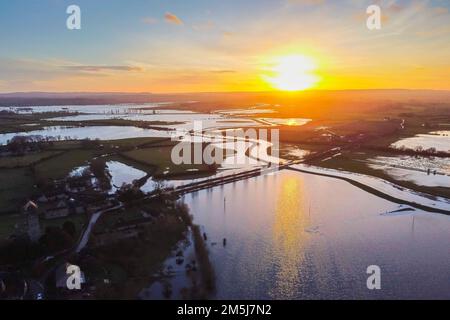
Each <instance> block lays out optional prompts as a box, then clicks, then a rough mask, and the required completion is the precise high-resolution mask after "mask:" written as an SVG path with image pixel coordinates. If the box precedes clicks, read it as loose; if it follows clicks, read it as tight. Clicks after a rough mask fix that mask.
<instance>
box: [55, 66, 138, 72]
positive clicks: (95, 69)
mask: <svg viewBox="0 0 450 320" xmlns="http://www.w3.org/2000/svg"><path fill="white" fill-rule="evenodd" d="M62 68H63V69H65V70H71V71H80V72H103V71H124V72H139V71H143V69H142V68H140V67H134V66H103V65H76V66H63V67H62Z"/></svg>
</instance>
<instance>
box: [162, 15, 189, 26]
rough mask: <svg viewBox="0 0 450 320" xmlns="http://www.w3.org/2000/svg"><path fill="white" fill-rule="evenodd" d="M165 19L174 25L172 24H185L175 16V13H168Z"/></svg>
mask: <svg viewBox="0 0 450 320" xmlns="http://www.w3.org/2000/svg"><path fill="white" fill-rule="evenodd" d="M164 19H165V20H166V22H167V23H172V24H176V25H183V24H184V23H183V20H181V19H180V18H178V17H177V16H176V15H174V14H173V13H170V12H166V14H165V15H164Z"/></svg>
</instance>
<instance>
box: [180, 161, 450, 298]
mask: <svg viewBox="0 0 450 320" xmlns="http://www.w3.org/2000/svg"><path fill="white" fill-rule="evenodd" d="M184 200H185V202H186V203H187V204H188V205H189V207H190V209H191V213H192V214H193V215H194V223H196V224H199V225H200V226H201V227H202V230H203V231H204V232H205V233H206V234H207V236H208V241H207V243H208V247H209V252H210V259H211V261H212V263H213V266H214V268H215V272H216V282H217V283H216V284H217V291H216V294H215V295H214V297H213V298H218V299H222V298H223V299H317V298H319V299H325V298H329V299H361V298H367V299H397V298H406V299H415V298H424V299H430V298H445V299H448V298H450V286H449V279H450V253H449V251H448V248H449V247H450V217H449V216H446V215H441V214H434V213H429V212H424V211H420V210H412V211H408V212H404V213H402V214H395V213H392V214H390V213H389V212H393V211H396V210H399V209H402V208H405V207H403V206H399V205H398V204H395V203H392V202H389V201H387V200H384V199H382V198H379V197H377V196H374V195H372V194H369V193H367V192H365V191H363V190H361V189H359V188H357V187H355V186H353V185H351V184H350V183H348V182H345V181H341V180H338V179H334V178H328V177H323V176H317V175H313V174H306V173H300V172H294V171H287V170H284V171H281V172H278V173H276V174H272V175H265V176H261V177H257V178H252V179H249V180H246V181H240V182H236V183H234V184H229V185H226V186H221V187H216V188H214V189H210V190H205V191H201V192H198V193H195V194H191V195H187V196H185V198H184ZM224 238H226V239H227V244H226V246H223V244H222V241H223V239H224ZM371 265H377V266H379V267H380V268H381V290H375V291H372V290H368V289H367V286H366V280H367V277H368V275H367V274H366V270H367V267H368V266H371Z"/></svg>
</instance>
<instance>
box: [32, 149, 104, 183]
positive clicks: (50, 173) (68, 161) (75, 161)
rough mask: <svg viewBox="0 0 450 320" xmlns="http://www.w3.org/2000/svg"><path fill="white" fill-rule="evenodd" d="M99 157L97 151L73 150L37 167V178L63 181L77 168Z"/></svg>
mask: <svg viewBox="0 0 450 320" xmlns="http://www.w3.org/2000/svg"><path fill="white" fill-rule="evenodd" d="M98 155H99V152H98V151H95V150H71V151H67V152H65V153H63V154H61V155H60V156H57V157H54V158H51V159H49V160H47V161H44V162H41V163H39V164H38V165H36V166H35V172H36V177H37V178H39V179H40V178H42V179H62V178H64V177H65V176H67V175H68V174H69V173H70V171H72V170H73V169H74V168H76V167H80V166H83V165H86V163H87V161H89V160H91V159H92V158H94V157H96V156H98Z"/></svg>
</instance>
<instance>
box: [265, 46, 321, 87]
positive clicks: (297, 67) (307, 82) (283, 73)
mask: <svg viewBox="0 0 450 320" xmlns="http://www.w3.org/2000/svg"><path fill="white" fill-rule="evenodd" d="M315 70H316V64H315V62H314V61H313V60H312V59H311V58H309V57H306V56H303V55H290V56H283V57H279V58H276V59H275V60H274V63H273V67H272V68H271V73H272V75H271V76H266V77H265V78H266V80H267V81H268V82H269V83H270V84H271V85H272V86H273V87H274V88H276V89H278V90H283V91H301V90H306V89H310V88H312V87H313V86H314V85H315V84H316V83H317V82H318V81H319V78H318V76H317V75H315V74H314V71H315Z"/></svg>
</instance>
